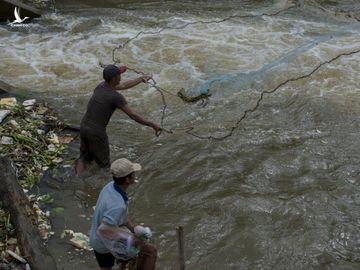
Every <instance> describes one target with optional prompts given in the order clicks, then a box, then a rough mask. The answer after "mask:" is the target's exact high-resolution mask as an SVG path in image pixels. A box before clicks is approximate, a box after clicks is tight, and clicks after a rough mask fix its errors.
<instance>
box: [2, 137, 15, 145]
mask: <svg viewBox="0 0 360 270" xmlns="http://www.w3.org/2000/svg"><path fill="white" fill-rule="evenodd" d="M13 143H14V140H13V138H11V137H8V136H2V137H1V144H5V145H10V144H13Z"/></svg>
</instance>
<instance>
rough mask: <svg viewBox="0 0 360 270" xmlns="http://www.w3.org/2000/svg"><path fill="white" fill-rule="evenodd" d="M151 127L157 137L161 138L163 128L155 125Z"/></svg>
mask: <svg viewBox="0 0 360 270" xmlns="http://www.w3.org/2000/svg"><path fill="white" fill-rule="evenodd" d="M151 127H152V128H153V129H154V130H155V134H156V136H159V135H160V133H161V131H162V128H161V127H160V126H159V125H157V124H155V123H153V125H152V126H151Z"/></svg>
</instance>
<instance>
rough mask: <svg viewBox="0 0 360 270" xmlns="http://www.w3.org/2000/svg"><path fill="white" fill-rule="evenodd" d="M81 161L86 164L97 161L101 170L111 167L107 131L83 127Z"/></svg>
mask: <svg viewBox="0 0 360 270" xmlns="http://www.w3.org/2000/svg"><path fill="white" fill-rule="evenodd" d="M80 159H81V160H82V161H84V162H91V161H93V160H95V161H96V163H97V164H98V165H99V166H100V167H101V168H108V167H110V149H109V140H108V136H107V134H106V131H99V130H96V129H95V128H92V127H88V126H83V125H82V126H81V128H80Z"/></svg>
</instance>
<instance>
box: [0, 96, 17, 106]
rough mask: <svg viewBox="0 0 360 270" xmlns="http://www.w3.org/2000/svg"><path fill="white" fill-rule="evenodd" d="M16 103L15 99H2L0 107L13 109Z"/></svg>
mask: <svg viewBox="0 0 360 270" xmlns="http://www.w3.org/2000/svg"><path fill="white" fill-rule="evenodd" d="M16 103H17V101H16V98H14V97H12V98H2V99H0V106H5V107H14V106H15V105H16Z"/></svg>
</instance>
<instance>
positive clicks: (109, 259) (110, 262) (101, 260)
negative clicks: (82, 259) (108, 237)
mask: <svg viewBox="0 0 360 270" xmlns="http://www.w3.org/2000/svg"><path fill="white" fill-rule="evenodd" d="M94 253H95V257H96V260H97V262H98V265H99V266H100V267H101V268H102V267H104V268H105V267H113V266H114V265H115V257H114V256H113V255H112V254H111V253H104V254H103V253H98V252H96V251H95V250H94Z"/></svg>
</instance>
